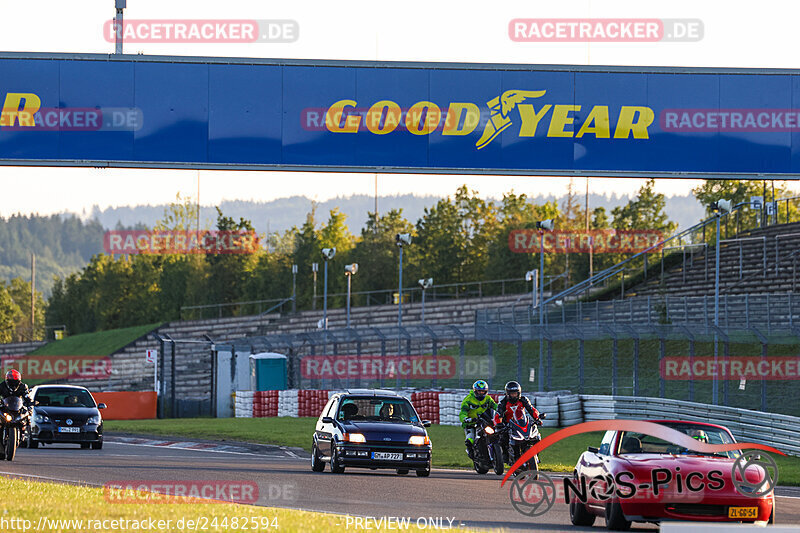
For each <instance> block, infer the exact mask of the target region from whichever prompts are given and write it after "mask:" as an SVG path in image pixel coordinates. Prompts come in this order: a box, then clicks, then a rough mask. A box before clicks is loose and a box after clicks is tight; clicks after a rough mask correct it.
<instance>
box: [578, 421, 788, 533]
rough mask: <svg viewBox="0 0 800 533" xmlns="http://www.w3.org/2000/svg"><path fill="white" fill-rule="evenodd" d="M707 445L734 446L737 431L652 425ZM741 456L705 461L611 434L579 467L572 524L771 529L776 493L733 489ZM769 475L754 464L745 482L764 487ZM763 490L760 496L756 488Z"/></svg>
mask: <svg viewBox="0 0 800 533" xmlns="http://www.w3.org/2000/svg"><path fill="white" fill-rule="evenodd" d="M651 422H655V423H657V424H661V425H664V426H668V427H670V428H672V429H676V430H678V431H680V432H682V433H685V434H687V435H689V436H691V437H693V438H695V439H697V440H699V441H701V442H705V443H708V444H729V443H734V442H736V440H735V439H734V437H733V435H732V434H731V432H730V431H729V430H728V429H727V428H725V427H723V426H718V425H714V424H705V423H701V422H681V421H675V420H651ZM740 454H741V452H739V451H730V452H720V453H715V454H701V453H699V452H695V451H691V450H687V449H686V448H683V447H681V446H678V445H675V444H674V443H671V442H667V441H664V440H661V439H658V438H656V437H653V436H650V435H645V434H641V433H633V432H629V431H607V432H606V434H605V436H604V437H603V440H602V442H601V443H600V447H599V448H594V447H591V446H590V447H589V449H588V451H586V452H583V453H582V454H581V457H580V459H579V460H578V464H577V465H576V466H575V470H574V472H573V478H572V486H574V487H575V490H572V489H570V490H568V494H569V495H570V496H569V498H570V518H571V520H572V523H573V524H574V525H578V526H591V525H592V524H594V521H595V519H596V518H597V517H598V516H604V517H605V521H606V526H607V527H608V529H612V530H626V529H628V528H629V527H630V525H631V522H652V523H658V522H661V521H664V520H682V521H687V520H689V521H705V522H762V523H772V522H773V521H774V514H775V499H774V497H773V492H772V491H769V492H768V493H766V494H764V495H762V496H758V497H755V496H756V494H753V493H751V494H744V493H746V492H748V490H747V489H746V488H742V486H741V483H738V486H737V485H736V484H734V481H735V480H736V481H737V482H738V481H740V480H741V476H734V473H733V467H734V462H735V461H736V458H737V457H739V456H740ZM766 475H767V470H766V469H764V468H762V467H760V466H757V465H754V466H750V467H748V468H747V469H746V471H745V477H746V478H747V481H748V482H750V483H752V484H758V483H761V482H763V481H764V480H765V479H767V478H766ZM757 490H758V489H757Z"/></svg>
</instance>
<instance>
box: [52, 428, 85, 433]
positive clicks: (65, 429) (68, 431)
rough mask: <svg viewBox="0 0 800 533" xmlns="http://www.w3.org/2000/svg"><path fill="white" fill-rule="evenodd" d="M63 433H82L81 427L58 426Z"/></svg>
mask: <svg viewBox="0 0 800 533" xmlns="http://www.w3.org/2000/svg"><path fill="white" fill-rule="evenodd" d="M58 431H60V432H61V433H80V432H81V428H58Z"/></svg>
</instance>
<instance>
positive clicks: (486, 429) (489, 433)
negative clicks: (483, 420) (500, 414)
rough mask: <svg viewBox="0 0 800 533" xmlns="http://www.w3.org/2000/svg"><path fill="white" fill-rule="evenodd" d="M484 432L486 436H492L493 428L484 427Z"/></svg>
mask: <svg viewBox="0 0 800 533" xmlns="http://www.w3.org/2000/svg"><path fill="white" fill-rule="evenodd" d="M484 431H485V432H486V434H487V435H494V428H490V427H486V428H485V429H484Z"/></svg>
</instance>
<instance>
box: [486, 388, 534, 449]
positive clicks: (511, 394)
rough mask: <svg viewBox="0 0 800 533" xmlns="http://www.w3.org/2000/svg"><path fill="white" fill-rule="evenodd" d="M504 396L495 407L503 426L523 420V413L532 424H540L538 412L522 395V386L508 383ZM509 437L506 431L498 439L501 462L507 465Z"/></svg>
mask: <svg viewBox="0 0 800 533" xmlns="http://www.w3.org/2000/svg"><path fill="white" fill-rule="evenodd" d="M505 391H506V395H505V396H503V398H502V399H501V400H500V403H499V404H498V406H497V411H498V412H499V413H500V416H502V417H503V423H504V424H505V423H506V422H508V421H509V420H518V419H521V418H523V414H524V412H525V411H527V412H528V414H529V415H530V416H531V418H532V419H533V422H534V423H536V424H540V423H541V421H540V419H539V411H537V410H536V408H535V407H534V406H533V404H532V403H531V401H530V400H529V399H527V398H526V397H525V396H523V395H522V386H521V385H520V384H519V383H517V382H516V381H509V382H508V383H506V386H505ZM509 438H510V435H509V434H508V431H504V432H503V438H501V439H500V446H501V447H502V448H503V461H504V462H505V463H508V447H509Z"/></svg>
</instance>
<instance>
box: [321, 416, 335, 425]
mask: <svg viewBox="0 0 800 533" xmlns="http://www.w3.org/2000/svg"><path fill="white" fill-rule="evenodd" d="M322 423H323V424H333V418H331V417H329V416H323V417H322Z"/></svg>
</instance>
